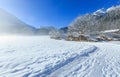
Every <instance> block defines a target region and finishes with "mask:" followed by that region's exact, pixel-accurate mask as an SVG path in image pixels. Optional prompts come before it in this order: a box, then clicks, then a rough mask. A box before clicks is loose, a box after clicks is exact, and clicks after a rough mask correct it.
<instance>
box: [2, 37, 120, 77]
mask: <svg viewBox="0 0 120 77" xmlns="http://www.w3.org/2000/svg"><path fill="white" fill-rule="evenodd" d="M0 77H120V44H119V43H117V44H116V43H115V42H114V43H105V42H104V43H92V42H91V43H87V42H70V41H64V40H52V39H50V38H49V37H48V36H34V37H27V36H26V37H25V36H24V37H22V36H19V37H18V36H0Z"/></svg>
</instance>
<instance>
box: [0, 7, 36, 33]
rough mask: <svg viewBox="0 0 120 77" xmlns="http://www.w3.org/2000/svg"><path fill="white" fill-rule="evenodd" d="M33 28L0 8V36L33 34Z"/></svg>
mask: <svg viewBox="0 0 120 77" xmlns="http://www.w3.org/2000/svg"><path fill="white" fill-rule="evenodd" d="M34 31H35V28H33V27H31V26H29V25H28V24H26V23H24V22H22V21H21V20H19V19H18V18H17V17H15V16H14V15H12V14H10V13H8V12H7V11H5V10H3V9H1V8H0V34H22V35H23V34H24V35H27V34H33V33H34Z"/></svg>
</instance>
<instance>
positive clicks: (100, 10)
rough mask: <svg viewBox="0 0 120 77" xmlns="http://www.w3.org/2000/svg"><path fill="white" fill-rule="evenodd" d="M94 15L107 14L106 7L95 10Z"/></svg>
mask: <svg viewBox="0 0 120 77" xmlns="http://www.w3.org/2000/svg"><path fill="white" fill-rule="evenodd" d="M93 15H95V16H104V15H106V10H105V9H104V8H102V9H99V10H97V11H95V12H94V13H93Z"/></svg>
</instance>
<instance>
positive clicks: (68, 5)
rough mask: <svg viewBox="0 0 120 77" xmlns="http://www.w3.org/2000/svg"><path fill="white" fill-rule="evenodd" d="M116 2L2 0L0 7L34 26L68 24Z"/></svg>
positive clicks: (60, 25) (96, 0) (103, 0)
mask: <svg viewBox="0 0 120 77" xmlns="http://www.w3.org/2000/svg"><path fill="white" fill-rule="evenodd" d="M116 4H118V0H0V8H3V9H5V10H7V11H8V12H10V13H12V14H13V15H15V16H16V17H18V18H19V19H21V20H22V21H24V22H25V23H27V24H30V25H32V26H34V27H40V26H55V27H64V26H68V25H69V24H70V23H71V22H72V21H73V20H74V19H75V18H76V17H77V16H79V15H81V14H85V13H91V12H94V11H96V10H97V9H100V8H108V7H111V6H112V5H116Z"/></svg>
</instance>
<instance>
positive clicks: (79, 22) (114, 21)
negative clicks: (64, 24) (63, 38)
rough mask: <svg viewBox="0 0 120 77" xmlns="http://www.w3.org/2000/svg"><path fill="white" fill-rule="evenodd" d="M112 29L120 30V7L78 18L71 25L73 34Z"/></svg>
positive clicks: (70, 29) (100, 10) (70, 30)
mask: <svg viewBox="0 0 120 77" xmlns="http://www.w3.org/2000/svg"><path fill="white" fill-rule="evenodd" d="M110 29H120V5H118V6H114V7H110V8H108V9H99V10H97V11H96V12H93V13H91V14H85V15H82V16H78V17H77V18H76V19H75V20H74V21H73V22H72V23H71V24H70V25H69V32H71V33H72V32H79V33H90V32H96V31H103V30H110Z"/></svg>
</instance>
